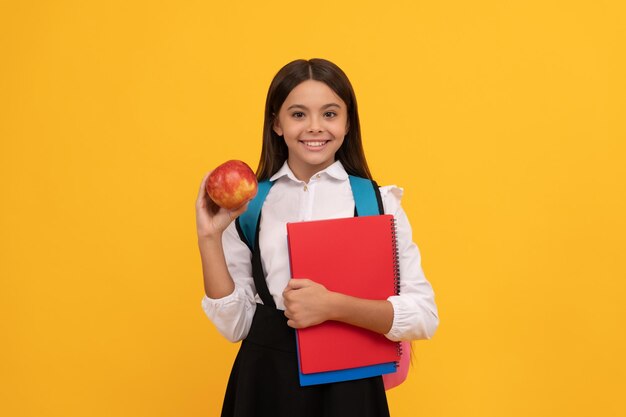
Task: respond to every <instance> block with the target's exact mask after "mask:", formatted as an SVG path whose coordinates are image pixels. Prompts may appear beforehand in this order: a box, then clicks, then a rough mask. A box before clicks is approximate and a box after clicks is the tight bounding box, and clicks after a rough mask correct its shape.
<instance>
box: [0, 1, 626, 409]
mask: <svg viewBox="0 0 626 417" xmlns="http://www.w3.org/2000/svg"><path fill="white" fill-rule="evenodd" d="M622 4H623V3H622V2H621V1H617V0H615V1H593V2H586V1H585V2H583V1H573V2H572V1H540V0H532V1H498V0H493V1H486V0H480V1H460V0H456V1H445V2H438V1H434V2H432V1H429V2H426V1H397V2H394V1H390V2H382V3H381V2H363V1H358V2H357V1H354V2H291V1H289V2H288V1H271V2H261V1H258V2H257V1H237V2H227V1H223V2H214V1H160V2H153V1H118V0H115V1H93V2H84V1H67V0H64V1H61V0H58V1H14V2H10V1H3V2H2V3H1V6H0V53H1V55H0V59H1V65H0V100H1V104H0V106H1V107H0V122H1V123H0V139H1V148H0V184H1V189H0V199H1V200H0V201H1V202H0V214H1V218H0V233H1V246H0V277H1V287H0V320H1V327H0V331H1V333H0V334H1V335H2V336H0V337H1V338H2V342H1V344H0V349H1V355H0V357H1V359H0V363H1V368H0V378H1V381H2V386H1V387H0V414H1V415H3V416H11V417H21V416H37V417H39V416H65V417H70V416H98V417H99V416H115V417H118V416H119V417H123V416H129V417H131V416H132V417H138V416H151V417H154V416H172V417H173V416H215V415H218V412H219V409H220V406H221V400H222V397H223V391H224V387H225V384H226V379H227V375H228V372H229V370H230V366H231V362H232V359H233V357H234V355H235V352H236V349H237V345H231V344H229V343H228V342H227V341H226V340H225V339H223V338H222V337H221V336H220V335H219V334H218V333H217V332H216V330H215V329H214V327H213V326H212V324H211V323H210V322H209V321H208V319H207V318H206V317H205V316H204V313H203V312H202V310H201V306H200V300H201V297H202V294H203V288H202V278H201V271H200V260H199V255H198V251H197V246H196V238H195V223H194V202H195V199H196V194H197V190H198V186H199V183H200V180H201V178H202V176H203V174H204V173H205V172H206V171H207V170H209V169H210V168H212V167H214V166H215V165H217V164H218V163H220V162H223V161H225V160H227V159H231V158H237V159H243V160H245V161H247V162H248V163H249V164H251V165H252V166H254V167H255V166H256V164H257V162H258V155H259V151H260V135H261V124H262V112H263V104H264V100H265V94H266V92H267V88H268V85H269V82H270V80H271V78H272V77H273V75H274V74H275V73H276V71H277V70H278V69H279V68H280V67H281V66H282V65H283V64H285V63H287V62H288V61H290V60H292V59H296V58H311V57H324V58H327V59H330V60H332V61H334V62H336V63H337V64H338V65H339V66H341V67H342V68H343V69H344V70H345V71H346V73H347V74H348V76H349V77H350V78H351V80H352V82H353V84H354V87H355V90H356V93H357V97H358V99H359V105H360V115H361V120H362V128H363V135H364V143H365V147H366V153H367V156H368V160H369V163H370V165H371V168H372V170H373V173H374V176H375V178H376V179H377V180H378V181H379V183H381V184H398V185H400V186H402V187H404V189H405V197H404V200H403V204H404V207H405V208H406V210H407V212H408V214H409V218H410V220H411V222H412V225H413V228H414V238H415V240H416V242H417V243H418V244H419V246H420V248H421V250H422V255H423V266H424V270H425V272H426V274H427V276H428V277H429V279H430V281H431V282H432V284H433V286H434V289H435V291H436V296H437V302H438V305H439V308H440V313H441V326H440V328H439V330H438V332H437V334H436V335H435V337H434V339H433V340H431V341H427V342H422V341H420V342H417V343H415V345H414V349H415V355H414V366H413V368H412V371H411V374H410V376H409V380H408V381H407V382H406V383H405V384H404V385H403V386H401V387H399V388H396V389H394V390H392V391H390V392H389V401H390V407H391V410H392V415H393V416H394V417H401V416H407V417H408V416H431V417H434V416H450V417H456V416H466V417H469V416H481V417H485V416H503V415H504V416H528V415H533V416H555V415H556V416H623V415H626V402H625V401H624V399H623V394H624V392H626V383H625V382H624V381H625V379H626V361H625V359H624V352H626V297H625V293H626V291H625V290H626V283H625V281H626V268H625V266H624V261H623V251H624V249H625V248H626V245H625V244H626V238H625V236H626V222H625V216H624V213H626V196H625V191H624V190H625V189H626V187H625V179H626V158H625V152H624V151H625V150H626V145H625V140H626V128H625V126H626V124H625V115H626V88H625V81H624V74H626V65H625V62H624V51H625V45H626V44H625V42H624V41H625V36H624V27H625V26H626V21H625V16H626V14H625V13H624V6H622Z"/></svg>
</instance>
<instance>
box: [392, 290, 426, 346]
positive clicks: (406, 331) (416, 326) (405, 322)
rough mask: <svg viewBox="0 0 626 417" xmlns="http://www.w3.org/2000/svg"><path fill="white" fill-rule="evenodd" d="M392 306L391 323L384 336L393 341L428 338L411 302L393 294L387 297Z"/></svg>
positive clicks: (421, 319)
mask: <svg viewBox="0 0 626 417" xmlns="http://www.w3.org/2000/svg"><path fill="white" fill-rule="evenodd" d="M387 301H389V302H390V303H391V305H392V306H393V323H392V324H391V330H389V333H387V334H386V335H385V337H386V338H387V339H389V340H392V341H394V342H399V341H401V340H418V339H430V338H431V336H432V334H429V332H428V330H427V326H426V325H425V323H424V320H423V318H422V317H418V318H416V311H415V310H416V309H415V308H414V307H413V308H412V307H411V304H412V302H411V301H410V300H406V299H404V298H403V297H402V296H399V295H394V296H391V297H389V298H388V299H387Z"/></svg>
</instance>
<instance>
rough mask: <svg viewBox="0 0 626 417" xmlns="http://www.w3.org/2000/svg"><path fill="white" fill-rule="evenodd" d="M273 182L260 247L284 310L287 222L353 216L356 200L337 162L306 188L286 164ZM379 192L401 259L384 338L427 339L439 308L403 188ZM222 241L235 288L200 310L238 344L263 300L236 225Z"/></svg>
mask: <svg viewBox="0 0 626 417" xmlns="http://www.w3.org/2000/svg"><path fill="white" fill-rule="evenodd" d="M271 180H272V181H275V183H274V185H273V186H272V188H271V189H270V192H269V194H268V195H267V198H266V200H265V203H264V205H263V210H262V216H261V224H260V232H259V233H260V235H259V245H260V247H261V257H262V259H261V261H262V263H263V270H264V271H265V273H266V274H267V277H266V281H267V286H268V288H269V291H270V294H271V295H272V297H273V298H274V302H275V303H276V307H277V308H278V309H281V310H284V309H285V305H284V303H283V297H282V293H283V290H284V289H285V287H286V285H287V283H288V282H289V280H290V279H291V274H290V270H289V256H288V249H287V228H286V224H287V222H298V221H309V220H323V219H330V218H344V217H352V216H353V215H354V198H353V196H352V189H351V188H350V181H349V179H348V174H347V173H346V171H345V169H344V168H343V165H342V164H341V162H339V161H336V162H335V163H333V164H332V165H331V166H329V167H328V168H326V169H324V170H322V171H320V172H319V173H317V174H316V175H314V176H313V177H312V178H311V179H310V181H309V183H308V184H307V183H305V182H304V181H300V180H299V179H297V178H296V177H295V175H294V174H293V172H292V171H291V169H290V168H289V166H288V164H287V162H285V164H284V165H283V166H282V168H281V169H280V170H279V171H278V172H277V173H276V174H275V175H274V176H272V178H271ZM380 193H381V197H382V200H383V206H384V209H385V214H393V215H394V217H395V219H396V224H397V228H398V251H399V255H400V295H395V296H392V297H389V298H388V301H390V302H391V304H392V305H393V311H394V317H393V325H392V326H391V330H390V331H389V333H387V334H386V335H385V336H386V337H387V338H389V339H390V340H393V341H399V340H416V339H430V338H431V337H432V336H433V334H434V332H435V330H436V329H437V326H438V324H439V318H438V312H437V306H436V305H435V299H434V293H433V289H432V287H431V285H430V283H429V282H428V281H427V280H426V278H425V276H424V273H423V271H422V267H421V258H420V252H419V249H418V248H417V246H416V245H415V243H413V239H412V233H411V226H410V224H409V221H408V218H407V216H406V214H405V212H404V210H403V209H402V207H401V206H400V199H401V197H402V189H401V188H398V187H396V186H387V187H381V188H380ZM222 242H223V247H224V255H225V257H226V263H227V265H228V270H229V272H230V275H231V277H232V278H233V281H234V283H235V290H234V291H233V292H232V293H231V294H229V295H227V296H225V297H223V298H219V299H211V298H208V297H207V296H206V295H205V296H204V298H203V299H202V307H203V309H204V311H205V313H206V315H207V316H208V317H209V319H211V321H212V322H213V324H215V326H216V327H217V329H218V330H219V332H220V333H221V334H222V335H224V337H226V338H227V339H228V340H230V341H232V342H236V341H239V340H242V339H244V338H245V337H246V336H247V334H248V331H249V330H250V325H251V323H252V317H253V316H254V312H255V309H256V303H261V304H262V301H261V299H260V298H259V296H258V295H257V292H256V288H255V285H254V281H253V278H252V263H251V256H252V254H251V252H250V249H249V248H248V246H246V244H245V243H243V242H242V241H241V239H240V238H239V235H238V234H237V230H236V227H235V222H233V223H231V224H230V226H229V227H228V228H227V229H226V231H225V232H224V234H223V236H222ZM303 278H306V277H303Z"/></svg>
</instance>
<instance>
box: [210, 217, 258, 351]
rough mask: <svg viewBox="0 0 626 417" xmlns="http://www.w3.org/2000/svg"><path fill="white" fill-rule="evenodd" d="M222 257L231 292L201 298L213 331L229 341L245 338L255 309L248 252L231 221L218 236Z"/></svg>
mask: <svg viewBox="0 0 626 417" xmlns="http://www.w3.org/2000/svg"><path fill="white" fill-rule="evenodd" d="M222 245H223V247H224V257H225V258H226V265H227V266H228V271H229V272H230V276H231V277H232V278H233V281H234V283H235V290H234V291H233V292H232V293H231V294H229V295H227V296H226V297H223V298H218V299H213V298H209V297H207V296H206V295H205V296H204V297H203V298H202V308H203V309H204V312H205V313H206V315H207V317H208V318H209V319H210V320H211V321H212V322H213V324H214V325H215V327H216V328H217V330H218V331H219V332H220V333H221V334H222V335H223V336H224V337H225V338H226V339H228V340H230V341H231V342H238V341H240V340H242V339H244V338H245V337H246V336H247V335H248V331H249V330H250V326H251V324H252V317H253V316H254V312H255V310H256V300H255V294H256V288H255V286H254V279H253V278H252V263H251V252H250V249H249V248H248V246H246V244H245V243H243V242H242V241H241V239H240V238H239V235H238V234H237V229H236V227H235V222H232V223H231V224H230V226H228V228H227V229H226V230H225V231H224V234H223V235H222Z"/></svg>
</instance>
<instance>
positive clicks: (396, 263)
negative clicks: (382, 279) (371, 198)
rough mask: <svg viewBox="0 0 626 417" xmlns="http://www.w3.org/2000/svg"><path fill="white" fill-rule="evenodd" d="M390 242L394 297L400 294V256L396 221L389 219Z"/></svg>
mask: <svg viewBox="0 0 626 417" xmlns="http://www.w3.org/2000/svg"><path fill="white" fill-rule="evenodd" d="M391 223H392V226H391V241H392V242H393V277H394V278H393V282H394V289H395V292H396V295H398V294H400V254H399V253H398V226H397V224H396V219H395V218H392V219H391Z"/></svg>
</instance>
